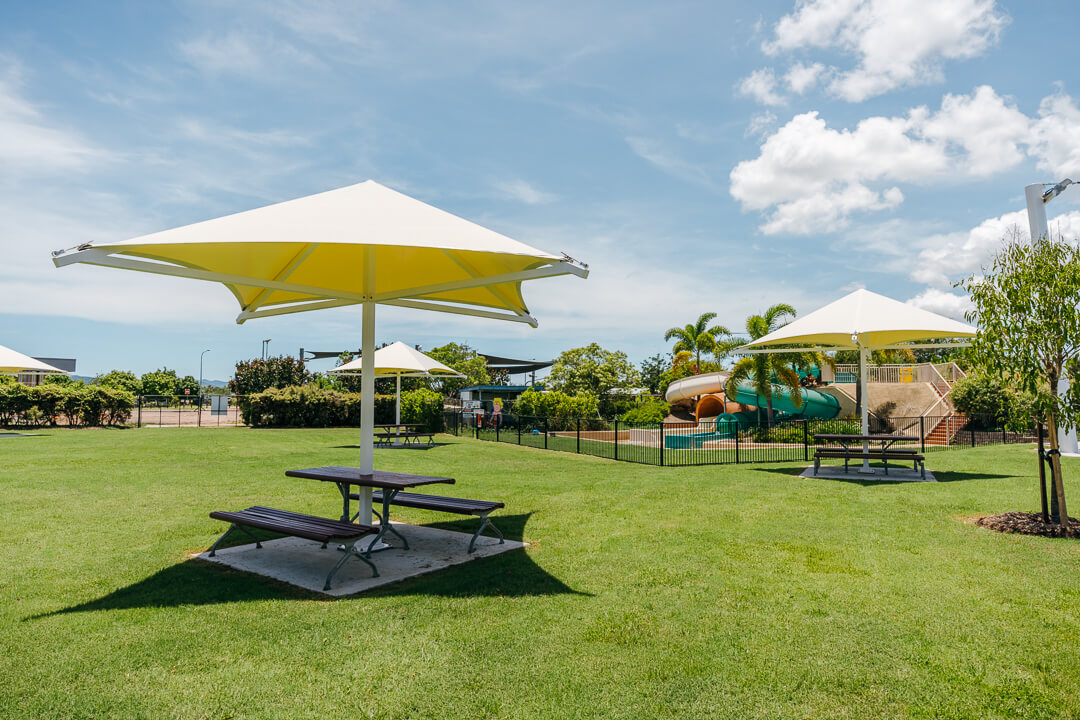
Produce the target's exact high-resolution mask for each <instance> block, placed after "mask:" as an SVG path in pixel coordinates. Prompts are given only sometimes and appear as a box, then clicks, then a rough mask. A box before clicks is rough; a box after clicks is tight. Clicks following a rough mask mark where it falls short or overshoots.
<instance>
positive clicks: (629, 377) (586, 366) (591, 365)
mask: <svg viewBox="0 0 1080 720" xmlns="http://www.w3.org/2000/svg"><path fill="white" fill-rule="evenodd" d="M548 380H549V381H550V383H551V387H552V388H553V389H554V390H557V391H559V392H563V393H566V394H567V395H581V394H582V393H588V394H590V395H593V396H594V397H597V398H599V399H600V401H601V403H602V402H603V401H604V398H607V397H608V396H609V392H608V391H610V390H611V389H612V388H630V387H636V386H638V385H639V384H640V383H641V376H640V375H638V371H637V368H635V367H634V366H633V364H632V363H631V362H630V360H629V359H628V358H627V357H626V353H624V352H622V351H621V350H605V349H604V348H602V347H600V345H598V344H597V343H592V344H590V345H587V346H585V347H580V348H573V349H572V350H567V351H565V352H563V353H562V354H560V355H559V357H557V358H556V359H555V363H554V364H553V365H552V366H551V374H550V375H549V376H548Z"/></svg>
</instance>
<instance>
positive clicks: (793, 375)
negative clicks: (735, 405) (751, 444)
mask: <svg viewBox="0 0 1080 720" xmlns="http://www.w3.org/2000/svg"><path fill="white" fill-rule="evenodd" d="M794 317H795V308H793V307H791V306H790V305H786V304H784V303H777V304H776V305H773V306H772V307H770V308H769V309H768V310H766V311H765V313H764V314H762V315H751V316H750V317H748V318H747V319H746V332H747V334H748V335H749V336H750V337H749V339H748V340H747V341H746V342H749V341H750V340H758V339H760V338H763V337H765V336H766V335H768V334H769V333H771V332H773V331H774V330H776V329H778V328H780V327H783V326H784V325H785V324H787V323H786V322H785V321H786V320H787V319H789V318H794ZM804 355H806V353H799V352H791V353H762V354H760V355H748V356H746V357H744V358H742V359H741V360H739V361H738V362H737V363H735V365H734V367H732V369H731V375H729V376H728V380H727V385H725V387H724V392H725V393H726V394H727V396H728V397H729V398H734V397H735V388H736V387H737V386H738V385H739V383H741V382H743V381H745V380H750V381H751V382H752V383H753V385H754V390H755V391H756V392H757V394H758V396H760V397H763V398H765V401H766V410H767V417H768V421H769V423H770V424H771V423H772V421H773V409H772V398H773V382H774V381H779V382H780V383H781V384H782V385H784V386H786V387H787V388H788V390H789V391H790V392H791V400H792V403H793V404H794V405H795V407H802V402H803V397H802V384H801V383H800V381H799V374H798V373H797V372H796V371H795V370H793V369H792V366H798V365H799V364H800V363H804V362H806V359H805V358H804V357H803V356H804Z"/></svg>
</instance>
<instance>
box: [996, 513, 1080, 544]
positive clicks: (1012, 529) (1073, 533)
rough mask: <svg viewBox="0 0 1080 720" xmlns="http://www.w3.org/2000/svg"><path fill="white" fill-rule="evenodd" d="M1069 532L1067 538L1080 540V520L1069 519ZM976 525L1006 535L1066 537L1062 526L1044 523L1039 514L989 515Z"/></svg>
mask: <svg viewBox="0 0 1080 720" xmlns="http://www.w3.org/2000/svg"><path fill="white" fill-rule="evenodd" d="M1069 521H1070V523H1069V532H1068V535H1067V537H1074V538H1080V520H1077V519H1076V518H1074V517H1072V516H1070V517H1069ZM975 524H976V525H978V526H980V527H984V528H989V529H990V530H997V531H998V532H1006V533H1022V534H1024V535H1043V536H1045V537H1065V536H1066V534H1065V533H1063V532H1062V530H1061V526H1060V525H1057V524H1056V523H1052V522H1051V523H1044V522H1043V521H1042V515H1040V514H1039V513H1026V512H1007V513H1001V514H1000V515H988V516H986V517H981V518H979V519H978V520H976V521H975Z"/></svg>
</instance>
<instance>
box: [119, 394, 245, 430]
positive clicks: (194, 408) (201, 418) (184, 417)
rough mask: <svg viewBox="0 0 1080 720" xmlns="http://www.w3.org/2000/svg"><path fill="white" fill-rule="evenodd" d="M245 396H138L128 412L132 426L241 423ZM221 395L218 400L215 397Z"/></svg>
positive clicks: (215, 425) (203, 425)
mask: <svg viewBox="0 0 1080 720" xmlns="http://www.w3.org/2000/svg"><path fill="white" fill-rule="evenodd" d="M245 397H247V396H246V395H202V396H191V395H140V396H139V398H138V400H137V402H136V403H135V409H134V410H132V411H131V420H130V424H132V425H134V426H136V427H236V426H239V425H243V424H244V421H243V418H242V417H241V413H240V401H242V400H243V399H244V398H245ZM215 398H222V399H220V400H219V399H215Z"/></svg>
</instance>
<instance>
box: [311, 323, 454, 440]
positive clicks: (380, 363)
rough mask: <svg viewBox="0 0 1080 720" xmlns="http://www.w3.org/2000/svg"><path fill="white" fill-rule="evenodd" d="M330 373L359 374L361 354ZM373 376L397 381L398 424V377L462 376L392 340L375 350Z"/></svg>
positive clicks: (398, 415) (398, 416)
mask: <svg viewBox="0 0 1080 720" xmlns="http://www.w3.org/2000/svg"><path fill="white" fill-rule="evenodd" d="M328 372H329V373H331V374H333V375H362V374H363V357H359V358H356V359H355V360H352V361H350V362H347V363H345V364H344V365H342V366H341V367H336V368H334V369H333V370H329V371H328ZM375 376H376V377H380V376H387V377H390V376H392V377H394V378H396V380H397V388H396V392H395V402H394V422H396V423H401V378H403V377H458V378H463V377H465V376H464V375H462V374H461V373H459V372H458V371H457V370H454V369H453V368H451V367H447V366H446V365H443V364H442V363H441V362H439V361H438V360H436V359H435V358H433V357H429V356H428V355H425V354H424V353H422V352H420V351H419V350H417V349H416V348H414V347H410V346H408V345H406V344H405V343H403V342H400V341H399V342H395V343H392V344H390V345H387V346H386V347H384V348H379V349H378V350H376V351H375Z"/></svg>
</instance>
